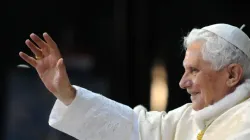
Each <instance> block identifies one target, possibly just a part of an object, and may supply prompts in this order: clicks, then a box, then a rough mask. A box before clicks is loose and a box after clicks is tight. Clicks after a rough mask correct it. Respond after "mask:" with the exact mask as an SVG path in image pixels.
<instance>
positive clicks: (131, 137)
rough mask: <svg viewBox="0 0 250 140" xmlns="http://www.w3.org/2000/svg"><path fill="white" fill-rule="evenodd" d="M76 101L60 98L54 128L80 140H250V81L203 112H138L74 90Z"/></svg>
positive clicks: (141, 109)
mask: <svg viewBox="0 0 250 140" xmlns="http://www.w3.org/2000/svg"><path fill="white" fill-rule="evenodd" d="M74 87H75V88H76V90H77V94H76V98H75V99H74V101H73V102H72V103H71V104H70V105H69V106H65V105H64V104H63V103H62V102H60V101H59V100H57V101H56V102H55V105H54V107H53V109H52V111H51V114H50V118H49V125H50V126H52V127H53V128H55V129H57V130H59V131H62V132H64V133H66V134H68V135H71V136H73V137H75V138H77V139H79V140H197V135H198V133H199V132H200V131H201V130H204V129H205V128H206V131H205V133H204V136H203V139H202V140H250V99H249V97H250V80H246V81H245V82H244V83H243V84H241V85H239V86H238V87H237V88H236V90H235V91H234V92H233V93H231V94H229V95H227V96H226V97H224V98H223V99H221V100H220V101H218V102H217V103H215V104H213V105H210V106H208V107H206V108H204V109H202V110H200V111H197V112H196V111H194V110H193V109H192V106H191V103H188V104H185V105H183V106H181V107H179V108H177V109H175V110H172V111H169V112H168V113H166V112H156V111H147V110H146V109H145V108H144V107H143V106H137V107H135V108H134V109H131V108H130V107H128V106H126V105H123V104H120V103H117V102H115V101H113V100H110V99H108V98H106V97H104V96H102V95H100V94H96V93H93V92H91V91H88V90H86V89H84V88H81V87H78V86H74Z"/></svg>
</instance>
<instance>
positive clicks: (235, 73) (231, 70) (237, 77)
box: [227, 64, 243, 87]
mask: <svg viewBox="0 0 250 140" xmlns="http://www.w3.org/2000/svg"><path fill="white" fill-rule="evenodd" d="M227 70H228V74H229V75H228V80H227V85H228V87H234V86H235V85H237V84H238V83H239V82H240V81H241V79H242V76H243V69H242V66H241V65H239V64H230V65H229V66H228V67H227Z"/></svg>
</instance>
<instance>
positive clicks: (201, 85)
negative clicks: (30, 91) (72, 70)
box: [19, 23, 250, 140]
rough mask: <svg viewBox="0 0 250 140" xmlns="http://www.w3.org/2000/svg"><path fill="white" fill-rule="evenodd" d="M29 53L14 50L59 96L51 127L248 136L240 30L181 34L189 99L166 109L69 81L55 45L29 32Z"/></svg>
mask: <svg viewBox="0 0 250 140" xmlns="http://www.w3.org/2000/svg"><path fill="white" fill-rule="evenodd" d="M30 38H31V40H33V41H34V42H35V43H32V42H31V41H30V40H29V39H28V40H26V42H25V43H26V45H27V46H28V47H29V48H30V49H31V51H32V52H33V53H34V55H35V56H36V57H35V58H33V57H31V56H28V55H27V54H25V53H23V52H20V53H19V55H20V57H21V58H22V59H24V60H25V61H26V62H27V63H29V64H30V65H32V66H33V67H34V68H35V69H36V71H37V72H38V75H39V77H40V78H41V80H42V82H43V83H44V85H45V86H46V88H47V89H48V90H49V91H50V92H51V93H53V95H54V96H55V97H56V98H57V100H56V102H55V104H54V107H53V108H52V111H51V114H50V116H49V125H50V126H52V127H53V128H55V129H57V130H60V131H62V132H64V133H67V134H68V135H71V136H73V137H75V138H77V139H80V140H249V139H250V98H249V97H250V79H249V78H250V40H249V37H248V36H247V35H246V34H245V33H244V32H243V31H242V29H241V28H238V27H235V26H233V25H229V24H224V23H218V24H213V25H209V26H206V27H203V28H201V29H196V28H195V29H193V30H192V31H191V32H190V33H189V34H188V35H187V36H186V37H184V47H185V50H186V55H185V58H184V60H183V67H184V69H185V72H184V74H183V76H182V78H181V80H180V83H179V84H180V87H181V88H183V89H186V90H187V92H188V93H189V94H190V97H191V101H192V103H187V104H185V105H183V106H181V107H179V108H177V109H175V110H172V111H169V112H156V111H147V110H146V109H145V108H144V107H143V106H141V105H139V106H136V107H135V108H133V109H132V108H130V107H128V106H126V105H123V104H120V103H117V102H115V101H113V100H110V99H108V98H106V97H104V96H102V95H100V94H97V93H93V92H91V91H89V90H87V89H84V88H82V87H79V86H77V85H72V84H71V83H70V80H69V78H68V75H67V72H66V68H65V65H64V63H63V58H62V56H61V54H60V51H59V50H58V48H57V44H56V43H55V42H54V41H53V39H52V38H51V37H50V36H49V35H48V34H47V33H44V34H43V39H41V38H39V37H38V36H37V35H35V34H33V33H32V34H31V35H30Z"/></svg>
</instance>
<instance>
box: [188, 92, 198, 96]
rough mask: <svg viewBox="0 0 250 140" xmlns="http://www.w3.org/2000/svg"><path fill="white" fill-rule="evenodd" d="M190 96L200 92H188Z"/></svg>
mask: <svg viewBox="0 0 250 140" xmlns="http://www.w3.org/2000/svg"><path fill="white" fill-rule="evenodd" d="M189 94H190V95H191V96H195V95H197V94H200V92H192V93H189Z"/></svg>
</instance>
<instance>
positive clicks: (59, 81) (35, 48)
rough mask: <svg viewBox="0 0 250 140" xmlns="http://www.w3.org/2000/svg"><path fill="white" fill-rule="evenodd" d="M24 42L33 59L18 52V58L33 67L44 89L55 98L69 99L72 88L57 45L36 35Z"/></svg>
mask: <svg viewBox="0 0 250 140" xmlns="http://www.w3.org/2000/svg"><path fill="white" fill-rule="evenodd" d="M30 38H31V39H32V41H34V43H33V42H32V41H30V40H29V39H28V40H26V41H25V43H26V45H27V46H28V47H29V48H30V50H31V51H32V52H33V53H34V55H35V58H33V57H31V56H29V55H27V54H26V53H23V52H20V53H19V55H20V57H21V58H22V59H23V60H25V61H26V62H27V63H29V64H30V65H31V66H33V67H34V68H35V69H36V71H37V73H38V75H39V77H40V78H41V80H42V82H43V83H44V85H45V86H46V88H47V89H48V90H49V91H50V92H51V93H53V94H54V95H55V96H56V97H58V98H59V99H60V98H61V99H62V100H66V99H67V98H69V97H71V96H72V95H70V92H71V90H72V86H71V84H70V81H69V78H68V75H67V72H66V68H65V65H64V63H63V59H62V57H61V54H60V51H59V49H58V48H57V44H56V43H55V42H54V41H53V39H52V38H51V37H50V36H49V35H48V34H47V33H44V34H43V38H44V40H42V39H41V38H39V37H38V36H37V35H36V34H31V35H30Z"/></svg>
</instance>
